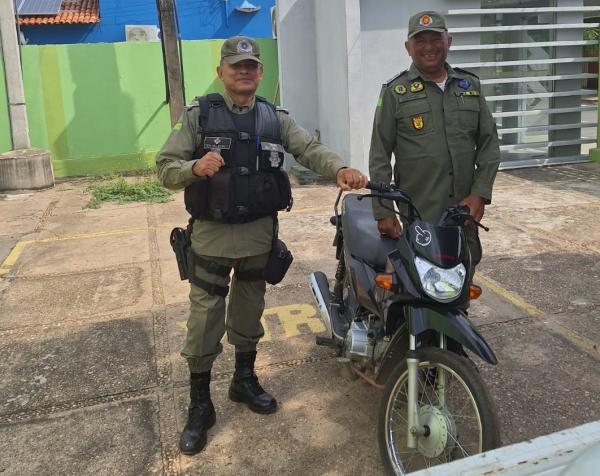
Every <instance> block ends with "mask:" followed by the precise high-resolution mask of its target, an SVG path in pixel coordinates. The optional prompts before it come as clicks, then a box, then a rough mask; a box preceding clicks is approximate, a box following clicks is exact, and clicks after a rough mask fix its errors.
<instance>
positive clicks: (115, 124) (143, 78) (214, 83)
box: [0, 39, 278, 177]
mask: <svg viewBox="0 0 600 476" xmlns="http://www.w3.org/2000/svg"><path fill="white" fill-rule="evenodd" d="M259 43H260V47H261V57H262V58H263V62H264V63H265V76H264V80H263V82H262V83H261V86H260V89H259V91H258V94H260V95H261V96H265V97H267V98H268V99H269V100H274V95H275V93H276V87H277V69H278V67H277V46H276V43H275V41H274V40H269V39H264V40H259ZM221 44H222V40H200V41H184V42H183V63H184V76H185V88H186V98H187V101H188V102H190V101H191V100H192V99H193V98H194V96H197V95H201V94H205V93H207V92H209V91H222V88H221V83H220V81H219V80H218V78H217V76H216V66H217V64H218V62H219V59H220V54H219V52H220V48H221ZM22 58H23V81H24V87H25V98H26V102H27V115H28V117H29V129H30V136H31V143H32V147H36V148H42V149H48V150H50V151H51V152H52V158H53V164H54V173H55V175H56V176H57V177H64V176H74V175H89V174H108V173H112V172H118V171H128V170H138V169H144V168H149V167H153V165H154V157H155V155H156V152H157V151H158V150H159V149H160V147H161V146H162V144H163V142H164V140H165V139H166V137H167V135H168V134H169V132H170V129H171V127H170V121H169V108H168V105H166V104H165V103H164V100H165V86H164V72H163V66H162V52H161V46H160V43H154V42H149V43H100V44H76V45H45V46H33V45H31V46H24V47H23V50H22ZM2 88H4V85H2ZM5 96H6V95H5V94H0V98H2V99H5ZM3 104H4V110H3V109H2V107H3ZM5 109H6V105H5V102H4V103H2V102H0V127H2V129H1V132H0V152H5V151H6V150H9V149H10V135H9V136H8V142H7V141H6V139H5V135H6V134H5V133H4V129H5V127H3V125H4V124H5V123H6V125H8V121H7V119H6V117H7V114H6V111H5ZM3 111H4V112H3Z"/></svg>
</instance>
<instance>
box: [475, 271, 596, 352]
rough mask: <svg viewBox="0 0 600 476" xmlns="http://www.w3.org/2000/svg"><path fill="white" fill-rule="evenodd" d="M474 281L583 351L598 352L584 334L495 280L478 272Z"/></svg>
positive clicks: (592, 342) (594, 343)
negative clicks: (547, 313) (546, 313)
mask: <svg viewBox="0 0 600 476" xmlns="http://www.w3.org/2000/svg"><path fill="white" fill-rule="evenodd" d="M474 279H475V281H477V282H479V283H480V284H482V285H483V287H485V288H487V289H489V290H490V291H492V292H493V293H494V294H497V295H498V296H500V297H501V298H504V299H506V300H507V301H508V302H510V303H512V304H513V305H514V306H515V307H517V308H519V309H521V310H522V311H525V312H526V313H527V314H528V315H529V316H531V317H533V318H535V319H538V320H540V321H541V322H543V323H544V324H546V325H548V326H549V327H550V328H551V329H552V330H553V331H555V332H556V333H557V334H560V335H561V336H563V337H564V338H566V339H567V340H569V341H571V342H573V343H575V344H576V345H578V346H580V347H581V348H582V349H583V350H584V351H586V352H589V353H594V354H597V353H598V344H597V343H596V342H594V341H593V340H591V339H588V338H587V337H585V336H582V335H581V334H579V333H578V332H575V331H574V330H573V329H570V328H569V327H567V326H565V325H563V324H561V323H560V322H558V321H557V320H556V319H555V318H554V317H552V316H548V315H545V314H544V313H543V312H542V311H541V310H540V309H538V308H537V307H535V306H534V305H532V304H529V303H528V302H527V301H525V300H523V299H522V298H521V297H520V296H518V295H516V294H514V293H512V292H510V291H509V290H508V289H505V288H503V287H502V286H501V285H500V284H499V283H498V282H497V281H494V280H493V279H492V278H488V277H487V276H481V275H480V274H477V275H475V278H474Z"/></svg>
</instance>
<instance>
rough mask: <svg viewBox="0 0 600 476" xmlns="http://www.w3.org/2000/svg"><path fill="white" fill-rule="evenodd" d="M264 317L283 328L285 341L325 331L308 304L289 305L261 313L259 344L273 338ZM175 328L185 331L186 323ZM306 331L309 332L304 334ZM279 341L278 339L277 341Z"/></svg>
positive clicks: (182, 322) (181, 322)
mask: <svg viewBox="0 0 600 476" xmlns="http://www.w3.org/2000/svg"><path fill="white" fill-rule="evenodd" d="M266 316H271V317H272V319H270V321H271V322H272V321H273V320H274V321H275V323H276V325H277V324H279V325H280V326H281V327H282V328H283V333H284V337H283V338H285V339H287V338H289V337H295V336H299V335H311V334H319V333H320V332H323V331H325V326H324V325H323V323H322V322H321V319H319V318H318V317H317V310H316V309H315V308H314V307H313V306H311V305H310V304H290V305H287V306H277V307H270V308H267V309H265V310H264V311H263V328H264V330H265V335H264V337H263V338H262V339H261V340H260V341H261V342H269V341H272V340H273V336H272V335H271V332H270V331H269V323H268V322H266V320H265V319H264V318H265V317H266ZM177 327H179V328H181V329H184V330H185V329H187V321H178V322H177ZM304 329H308V330H309V332H305V331H304ZM277 340H279V339H277Z"/></svg>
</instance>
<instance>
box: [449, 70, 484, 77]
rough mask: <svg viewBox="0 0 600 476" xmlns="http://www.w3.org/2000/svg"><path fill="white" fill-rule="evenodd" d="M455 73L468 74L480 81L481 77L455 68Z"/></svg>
mask: <svg viewBox="0 0 600 476" xmlns="http://www.w3.org/2000/svg"><path fill="white" fill-rule="evenodd" d="M454 71H458V72H459V73H463V74H468V75H469V76H473V77H474V78H477V79H479V76H477V75H476V74H475V73H471V71H467V70H466V69H462V68H454Z"/></svg>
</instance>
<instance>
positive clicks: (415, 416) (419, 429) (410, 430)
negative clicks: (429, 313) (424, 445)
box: [406, 333, 446, 449]
mask: <svg viewBox="0 0 600 476" xmlns="http://www.w3.org/2000/svg"><path fill="white" fill-rule="evenodd" d="M409 336H410V337H409V353H408V355H409V356H408V358H407V359H406V365H407V367H408V402H407V409H408V415H407V418H406V421H407V432H406V446H407V447H408V448H411V449H416V448H417V440H418V438H419V436H427V435H428V434H429V428H428V427H427V426H426V425H421V424H420V423H419V408H420V406H421V404H423V400H424V398H425V393H426V392H427V385H428V384H429V383H433V382H428V380H429V379H434V382H435V390H436V392H435V393H436V397H437V398H436V399H437V402H438V405H439V407H440V408H443V407H445V406H446V374H445V370H444V369H442V368H439V367H436V368H435V370H434V371H433V373H432V370H431V369H429V370H427V371H426V373H425V375H424V376H423V377H422V381H421V382H420V381H419V359H417V358H416V350H417V339H416V338H415V336H414V335H412V334H410V335H409ZM438 346H439V348H440V349H445V348H446V336H445V335H444V334H442V333H440V335H439V340H438ZM419 391H420V392H421V398H419ZM431 403H434V402H431Z"/></svg>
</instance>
